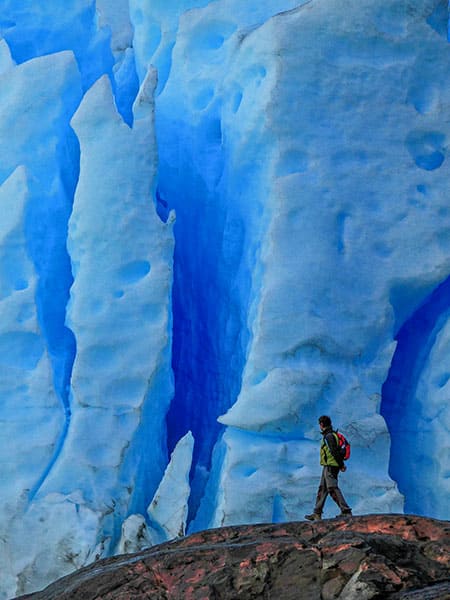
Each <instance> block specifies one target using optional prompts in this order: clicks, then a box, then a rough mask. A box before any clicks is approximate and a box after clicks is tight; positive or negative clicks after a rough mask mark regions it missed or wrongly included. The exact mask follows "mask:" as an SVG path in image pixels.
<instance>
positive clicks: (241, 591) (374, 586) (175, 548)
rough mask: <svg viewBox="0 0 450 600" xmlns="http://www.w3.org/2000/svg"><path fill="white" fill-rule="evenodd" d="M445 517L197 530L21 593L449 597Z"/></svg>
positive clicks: (155, 598)
mask: <svg viewBox="0 0 450 600" xmlns="http://www.w3.org/2000/svg"><path fill="white" fill-rule="evenodd" d="M449 577H450V522H448V521H437V520H433V519H427V518H423V517H416V516H410V515H368V516H363V517H353V518H336V519H327V520H323V521H318V522H314V523H307V522H295V523H282V524H262V525H245V526H235V527H225V528H221V529H213V530H208V531H203V532H200V533H195V534H193V535H190V536H188V537H185V538H182V539H179V540H177V541H174V542H170V543H165V544H161V545H159V546H153V547H152V548H149V549H148V550H145V551H142V552H139V553H136V554H130V555H122V556H116V557H114V558H110V559H106V560H101V561H98V562H96V563H94V564H92V565H90V566H88V567H85V568H84V569H81V570H79V571H77V572H75V573H73V574H71V575H69V576H67V577H64V578H62V579H60V580H58V581H56V582H55V583H53V584H52V585H50V586H49V587H47V588H46V589H45V590H43V591H42V592H36V593H33V594H28V595H27V596H21V600H25V599H26V600H125V599H126V600H137V599H139V600H142V599H146V598H151V599H152V600H180V599H181V598H183V599H185V600H209V599H212V598H214V599H221V598H226V599H233V600H235V599H238V598H239V599H245V600H250V599H256V598H264V599H273V600H280V599H283V600H291V599H292V600H294V599H295V600H298V599H299V598H305V599H307V600H335V599H341V600H353V599H355V600H368V599H378V600H381V599H386V598H392V599H403V600H408V599H409V600H414V599H416V600H418V599H419V598H420V600H425V599H436V598H439V599H440V600H443V599H445V598H447V599H450V579H449Z"/></svg>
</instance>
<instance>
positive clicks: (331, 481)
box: [305, 415, 352, 521]
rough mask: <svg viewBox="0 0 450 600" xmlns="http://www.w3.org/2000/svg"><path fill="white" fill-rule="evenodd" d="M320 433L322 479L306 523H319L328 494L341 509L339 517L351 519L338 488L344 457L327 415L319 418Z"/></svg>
mask: <svg viewBox="0 0 450 600" xmlns="http://www.w3.org/2000/svg"><path fill="white" fill-rule="evenodd" d="M319 426H320V431H321V432H322V436H323V439H322V445H321V446H320V464H321V465H322V466H323V470H322V478H321V480H320V484H319V489H318V490H317V498H316V505H315V507H314V512H313V513H312V514H311V515H305V519H308V521H319V520H320V519H321V518H322V512H323V507H324V504H325V500H326V499H327V496H328V494H330V496H331V497H332V499H333V500H334V501H335V502H336V504H337V505H338V506H339V508H340V509H341V514H340V516H347V517H349V516H350V517H351V515H352V509H351V508H350V507H349V505H348V504H347V502H346V501H345V498H344V496H343V495H342V492H341V490H340V489H339V486H338V475H339V471H345V470H346V469H347V467H346V466H345V465H344V457H343V454H342V452H341V449H340V448H339V444H338V436H337V434H336V433H335V432H334V431H333V427H332V425H331V419H330V417H329V416H327V415H322V416H321V417H319Z"/></svg>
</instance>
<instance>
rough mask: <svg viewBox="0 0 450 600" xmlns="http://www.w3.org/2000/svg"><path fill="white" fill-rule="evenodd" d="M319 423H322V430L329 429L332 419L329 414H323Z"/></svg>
mask: <svg viewBox="0 0 450 600" xmlns="http://www.w3.org/2000/svg"><path fill="white" fill-rule="evenodd" d="M319 425H320V429H322V431H323V430H324V429H327V427H331V419H330V417H329V416H328V415H322V416H321V417H319Z"/></svg>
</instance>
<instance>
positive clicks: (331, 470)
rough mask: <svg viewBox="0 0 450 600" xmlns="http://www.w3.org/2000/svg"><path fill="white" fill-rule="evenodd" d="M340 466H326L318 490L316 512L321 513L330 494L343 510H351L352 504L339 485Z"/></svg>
mask: <svg viewBox="0 0 450 600" xmlns="http://www.w3.org/2000/svg"><path fill="white" fill-rule="evenodd" d="M338 475H339V467H324V468H323V471H322V477H321V479H320V484H319V489H318V490H317V498H316V506H315V508H314V512H315V513H316V514H318V515H321V514H322V512H323V507H324V504H325V500H326V499H327V496H328V494H330V496H331V497H332V499H333V500H334V501H335V502H336V504H337V505H338V506H339V508H340V509H341V512H348V511H350V510H351V509H350V506H349V505H348V504H347V502H346V501H345V498H344V496H343V495H342V492H341V490H340V489H339V486H338Z"/></svg>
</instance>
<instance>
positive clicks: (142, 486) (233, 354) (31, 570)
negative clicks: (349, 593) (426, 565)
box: [0, 0, 450, 599]
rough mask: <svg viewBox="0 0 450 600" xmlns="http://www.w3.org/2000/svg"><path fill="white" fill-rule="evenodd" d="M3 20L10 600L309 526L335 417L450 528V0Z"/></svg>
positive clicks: (65, 11)
mask: <svg viewBox="0 0 450 600" xmlns="http://www.w3.org/2000/svg"><path fill="white" fill-rule="evenodd" d="M0 6H1V8H2V11H1V18H0V33H1V39H0V77H1V79H2V85H1V86H0V133H1V135H0V159H1V160H0V205H1V206H2V209H1V218H0V315H1V319H0V367H1V371H0V373H1V377H0V400H1V402H0V421H1V423H2V428H1V430H2V436H1V439H0V456H1V464H2V467H3V468H2V478H1V480H0V486H1V497H2V503H1V505H0V530H1V535H0V566H1V571H2V582H1V584H0V598H5V599H6V598H10V597H13V596H15V595H18V594H21V593H27V592H30V591H33V590H37V589H40V588H42V587H44V586H45V585H46V584H48V583H49V582H50V581H52V580H54V579H56V578H58V577H60V576H62V575H64V574H66V573H68V572H70V571H72V570H74V569H76V568H79V567H81V566H83V565H85V564H88V563H90V562H92V561H95V560H96V559H98V558H100V557H105V556H110V555H112V554H114V553H119V552H130V551H136V550H139V549H140V548H143V547H146V546H149V545H152V544H155V543H159V542H160V541H164V540H166V539H171V538H174V537H177V536H179V535H183V534H185V533H189V532H193V531H198V530H201V529H205V528H211V527H219V526H221V525H228V524H240V523H256V522H265V521H268V522H282V521H287V520H296V519H301V518H303V515H304V513H305V512H309V511H310V510H311V508H312V505H313V500H314V496H315V490H316V487H317V483H318V480H319V477H320V469H319V465H318V445H319V438H320V433H319V431H318V427H317V417H318V416H319V415H320V414H323V413H326V414H330V415H331V417H332V419H333V423H334V425H335V426H337V427H339V429H340V430H342V431H343V432H344V433H345V434H346V435H347V436H348V438H349V439H350V441H351V443H352V457H351V460H350V463H349V468H348V471H347V473H345V474H343V475H342V477H341V484H342V489H343V491H344V494H345V496H346V498H347V500H348V502H349V504H350V505H351V506H352V508H353V511H354V512H355V513H369V512H373V513H385V512H404V511H405V512H412V513H417V514H421V515H427V516H432V517H436V518H441V519H449V518H450V512H449V506H448V497H449V493H450V442H449V441H448V440H449V430H450V409H449V403H448V398H447V395H446V394H447V391H448V389H449V386H450V383H449V380H450V363H449V343H450V328H449V316H450V235H449V232H450V209H449V206H448V201H447V190H448V183H447V182H448V179H449V168H450V167H449V161H448V152H449V141H448V140H449V139H450V121H449V119H448V115H449V114H450V83H448V73H449V72H450V45H449V42H448V23H449V9H448V4H447V0H445V1H443V0H420V1H419V0H386V1H385V2H379V1H376V0H358V1H357V0H348V2H347V3H346V4H345V6H344V5H342V3H339V2H337V1H336V0H326V1H325V0H268V1H267V2H259V3H257V2H254V0H248V1H247V2H245V3H243V2H239V1H238V0H213V1H210V0H176V1H175V0H174V1H173V2H172V3H170V6H169V5H168V3H165V2H161V1H160V0H96V1H95V0H69V1H68V2H65V3H64V7H63V6H61V3H60V2H57V1H56V0H49V1H48V2H46V3H45V4H44V5H40V4H39V3H38V2H36V0H25V1H24V2H21V3H20V6H17V3H16V2H14V1H13V0H1V1H0ZM331 504H332V503H330V504H329V505H328V506H327V512H326V516H333V515H334V514H335V507H334V506H332V505H331Z"/></svg>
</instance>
